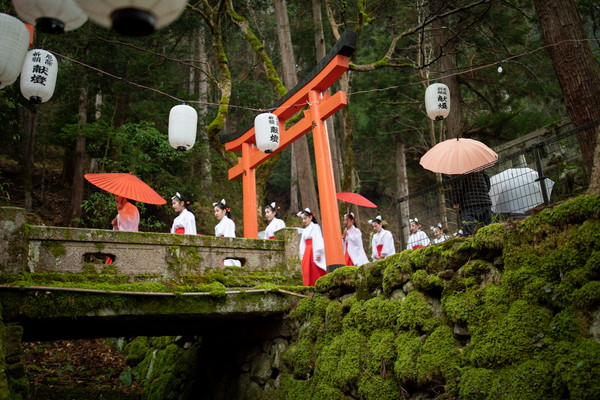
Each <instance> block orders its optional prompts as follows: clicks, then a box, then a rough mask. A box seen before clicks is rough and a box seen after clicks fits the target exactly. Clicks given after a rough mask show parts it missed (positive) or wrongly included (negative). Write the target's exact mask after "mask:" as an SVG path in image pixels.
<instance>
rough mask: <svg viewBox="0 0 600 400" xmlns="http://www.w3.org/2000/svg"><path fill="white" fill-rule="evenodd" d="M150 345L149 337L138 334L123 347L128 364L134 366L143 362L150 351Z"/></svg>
mask: <svg viewBox="0 0 600 400" xmlns="http://www.w3.org/2000/svg"><path fill="white" fill-rule="evenodd" d="M150 350H151V349H150V346H149V343H148V338H147V337H145V336H138V337H136V338H134V339H133V340H132V341H131V342H129V343H127V345H126V346H125V347H124V349H123V354H124V355H125V357H127V365H130V366H134V365H137V364H139V363H141V362H142V361H143V360H144V358H146V355H147V354H149V353H150Z"/></svg>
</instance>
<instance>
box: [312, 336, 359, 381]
mask: <svg viewBox="0 0 600 400" xmlns="http://www.w3.org/2000/svg"><path fill="white" fill-rule="evenodd" d="M366 342H367V340H366V338H365V337H364V335H362V334H361V333H360V332H358V331H357V330H345V331H344V333H343V334H341V335H340V336H337V337H336V338H335V339H334V340H333V341H332V342H331V344H329V345H326V346H324V347H323V349H322V351H321V352H320V354H319V355H318V358H317V363H316V368H315V379H318V380H320V381H323V382H328V383H329V385H331V386H333V387H335V388H337V389H339V390H342V391H344V392H350V391H352V390H354V389H355V388H356V387H357V385H358V378H359V377H360V375H362V360H364V358H365V355H366Z"/></svg>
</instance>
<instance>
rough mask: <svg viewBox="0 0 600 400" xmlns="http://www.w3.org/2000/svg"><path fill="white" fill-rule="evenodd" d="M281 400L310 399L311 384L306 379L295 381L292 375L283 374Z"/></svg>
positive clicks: (280, 391) (280, 390)
mask: <svg viewBox="0 0 600 400" xmlns="http://www.w3.org/2000/svg"><path fill="white" fill-rule="evenodd" d="M278 398H280V399H290V400H291V399H310V398H311V387H310V383H309V382H307V381H306V380H304V379H294V377H293V376H291V375H286V374H283V377H282V379H281V387H280V389H279V396H278Z"/></svg>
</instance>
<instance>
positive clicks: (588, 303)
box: [573, 281, 600, 308]
mask: <svg viewBox="0 0 600 400" xmlns="http://www.w3.org/2000/svg"><path fill="white" fill-rule="evenodd" d="M573 301H574V303H575V305H577V307H580V308H590V307H593V306H595V305H597V304H600V282H599V281H592V282H588V283H586V284H585V285H584V286H583V287H582V288H581V289H577V290H575V291H574V292H573Z"/></svg>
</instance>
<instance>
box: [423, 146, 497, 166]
mask: <svg viewBox="0 0 600 400" xmlns="http://www.w3.org/2000/svg"><path fill="white" fill-rule="evenodd" d="M496 161H498V154H496V152H495V151H494V150H492V149H490V148H489V147H487V146H486V145H485V144H483V143H481V142H479V141H477V140H473V139H464V138H461V139H448V140H444V141H443V142H440V143H438V144H436V145H435V146H433V147H432V148H431V149H429V151H428V152H427V153H425V154H424V155H423V157H421V161H420V164H421V165H422V166H423V168H425V169H428V170H430V171H433V172H439V173H442V174H449V175H460V174H465V173H467V172H471V171H473V170H476V169H478V168H481V167H484V166H487V165H491V164H493V163H495V162H496Z"/></svg>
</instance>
